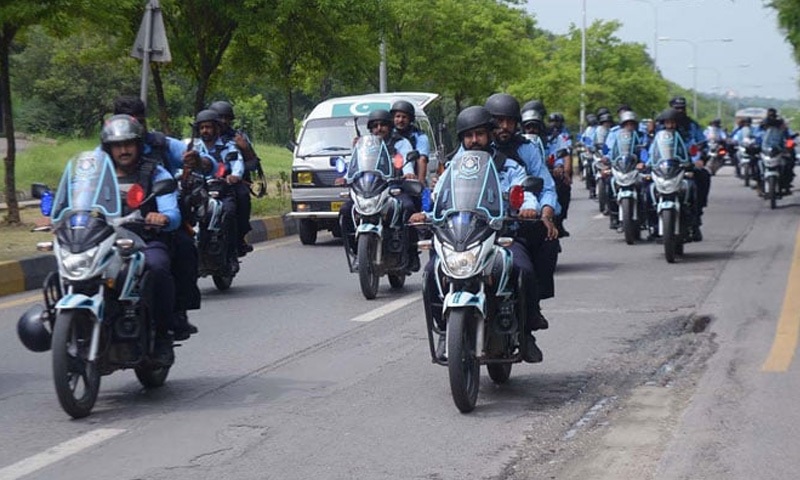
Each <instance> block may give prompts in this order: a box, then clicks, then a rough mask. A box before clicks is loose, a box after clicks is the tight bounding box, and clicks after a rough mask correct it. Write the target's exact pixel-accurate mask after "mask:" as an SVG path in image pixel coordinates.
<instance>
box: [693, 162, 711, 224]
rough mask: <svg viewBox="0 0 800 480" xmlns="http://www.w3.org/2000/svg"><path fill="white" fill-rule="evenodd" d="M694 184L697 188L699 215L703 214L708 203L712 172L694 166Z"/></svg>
mask: <svg viewBox="0 0 800 480" xmlns="http://www.w3.org/2000/svg"><path fill="white" fill-rule="evenodd" d="M694 184H695V187H696V188H697V191H696V192H697V193H696V195H697V196H696V198H697V215H698V217H699V216H702V215H703V209H704V208H705V207H706V205H708V192H709V190H711V174H710V173H709V172H708V170H706V169H705V168H697V167H695V168H694Z"/></svg>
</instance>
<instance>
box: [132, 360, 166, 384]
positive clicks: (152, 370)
mask: <svg viewBox="0 0 800 480" xmlns="http://www.w3.org/2000/svg"><path fill="white" fill-rule="evenodd" d="M169 369H170V367H155V366H152V365H147V366H145V365H140V366H138V367H136V368H134V369H133V371H134V373H136V378H137V379H138V380H139V383H141V384H142V386H143V387H144V388H158V387H162V386H164V383H165V382H166V381H167V376H168V375H169Z"/></svg>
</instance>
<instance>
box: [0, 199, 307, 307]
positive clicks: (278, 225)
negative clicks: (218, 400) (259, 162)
mask: <svg viewBox="0 0 800 480" xmlns="http://www.w3.org/2000/svg"><path fill="white" fill-rule="evenodd" d="M36 202H38V200H36ZM250 227H251V228H252V230H251V231H250V233H248V234H247V241H248V242H250V243H260V242H266V241H267V240H274V239H276V238H281V237H286V236H289V235H294V234H296V233H297V221H296V220H292V219H288V218H286V217H266V218H256V219H253V220H250ZM57 268H58V267H57V266H56V259H55V257H54V256H53V255H40V256H37V257H31V258H23V259H21V260H12V261H9V262H0V296H2V295H10V294H12V293H20V292H24V291H27V290H36V289H39V288H42V283H44V279H45V277H47V274H48V273H50V272H52V271H54V270H56V269H57Z"/></svg>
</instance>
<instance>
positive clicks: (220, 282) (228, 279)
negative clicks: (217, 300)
mask: <svg viewBox="0 0 800 480" xmlns="http://www.w3.org/2000/svg"><path fill="white" fill-rule="evenodd" d="M211 278H212V279H213V280H214V286H215V287H217V290H219V291H220V292H224V291H225V290H227V289H229V288H231V284H232V283H233V275H212V276H211Z"/></svg>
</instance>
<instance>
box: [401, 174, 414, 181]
mask: <svg viewBox="0 0 800 480" xmlns="http://www.w3.org/2000/svg"><path fill="white" fill-rule="evenodd" d="M403 178H404V179H407V180H417V174H416V173H406V174H405V175H403Z"/></svg>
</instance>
